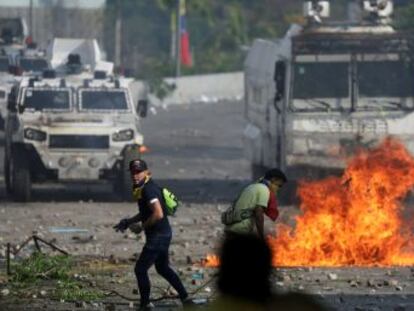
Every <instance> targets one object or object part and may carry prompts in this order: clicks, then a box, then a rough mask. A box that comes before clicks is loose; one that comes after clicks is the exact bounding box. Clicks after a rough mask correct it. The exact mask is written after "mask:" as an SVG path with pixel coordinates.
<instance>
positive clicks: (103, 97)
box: [80, 90, 128, 110]
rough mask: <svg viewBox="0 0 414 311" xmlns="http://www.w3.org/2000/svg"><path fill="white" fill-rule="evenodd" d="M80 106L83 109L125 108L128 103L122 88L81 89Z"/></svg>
mask: <svg viewBox="0 0 414 311" xmlns="http://www.w3.org/2000/svg"><path fill="white" fill-rule="evenodd" d="M80 107H81V109H85V110H95V109H97V110H127V109H128V103H127V97H126V94H125V91H122V90H82V91H81V93H80Z"/></svg>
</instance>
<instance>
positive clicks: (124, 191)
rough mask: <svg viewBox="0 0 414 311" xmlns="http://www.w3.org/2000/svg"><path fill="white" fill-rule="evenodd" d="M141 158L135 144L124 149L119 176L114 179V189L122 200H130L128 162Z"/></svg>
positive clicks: (130, 188) (130, 189)
mask: <svg viewBox="0 0 414 311" xmlns="http://www.w3.org/2000/svg"><path fill="white" fill-rule="evenodd" d="M139 158H141V154H140V152H139V150H138V147H137V146H131V147H129V148H127V149H126V150H125V151H124V157H123V159H122V165H121V172H120V174H119V178H118V180H117V181H116V185H115V187H114V188H115V191H117V192H118V193H119V195H120V196H121V198H122V200H124V201H132V200H133V198H132V180H131V175H130V173H129V162H130V161H132V160H134V159H139Z"/></svg>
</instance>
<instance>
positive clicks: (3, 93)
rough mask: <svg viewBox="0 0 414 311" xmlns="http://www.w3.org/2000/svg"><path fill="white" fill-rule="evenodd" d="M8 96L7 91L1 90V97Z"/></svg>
mask: <svg viewBox="0 0 414 311" xmlns="http://www.w3.org/2000/svg"><path fill="white" fill-rule="evenodd" d="M5 98H6V91H3V90H0V99H5Z"/></svg>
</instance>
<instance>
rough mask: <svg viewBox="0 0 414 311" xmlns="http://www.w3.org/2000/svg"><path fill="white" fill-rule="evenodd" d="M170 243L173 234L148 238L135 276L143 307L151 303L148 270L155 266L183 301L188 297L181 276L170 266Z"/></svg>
mask: <svg viewBox="0 0 414 311" xmlns="http://www.w3.org/2000/svg"><path fill="white" fill-rule="evenodd" d="M170 242H171V234H165V235H162V234H158V235H151V236H147V242H146V243H145V245H144V248H143V249H142V252H141V255H140V256H139V258H138V261H137V263H136V265H135V276H136V277H137V281H138V288H139V293H140V295H141V305H142V306H144V305H147V304H148V303H149V302H150V293H151V283H150V280H149V277H148V270H149V268H151V266H152V265H153V264H155V270H156V271H157V273H158V274H159V275H161V276H162V277H163V278H164V279H166V280H167V281H168V283H170V284H171V286H172V287H174V289H175V290H176V291H177V293H178V295H179V297H180V299H181V300H184V299H186V298H187V297H188V293H187V291H186V289H185V288H184V285H183V283H182V282H181V280H180V278H179V276H178V275H177V274H176V273H175V272H174V270H173V269H171V267H170V265H169V258H168V249H169V248H170Z"/></svg>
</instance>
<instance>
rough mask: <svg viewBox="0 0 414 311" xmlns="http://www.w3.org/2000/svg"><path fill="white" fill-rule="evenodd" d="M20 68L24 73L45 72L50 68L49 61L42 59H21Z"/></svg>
mask: <svg viewBox="0 0 414 311" xmlns="http://www.w3.org/2000/svg"><path fill="white" fill-rule="evenodd" d="M20 67H22V69H23V71H43V70H44V69H47V68H48V65H47V61H46V60H45V59H42V58H21V59H20Z"/></svg>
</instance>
